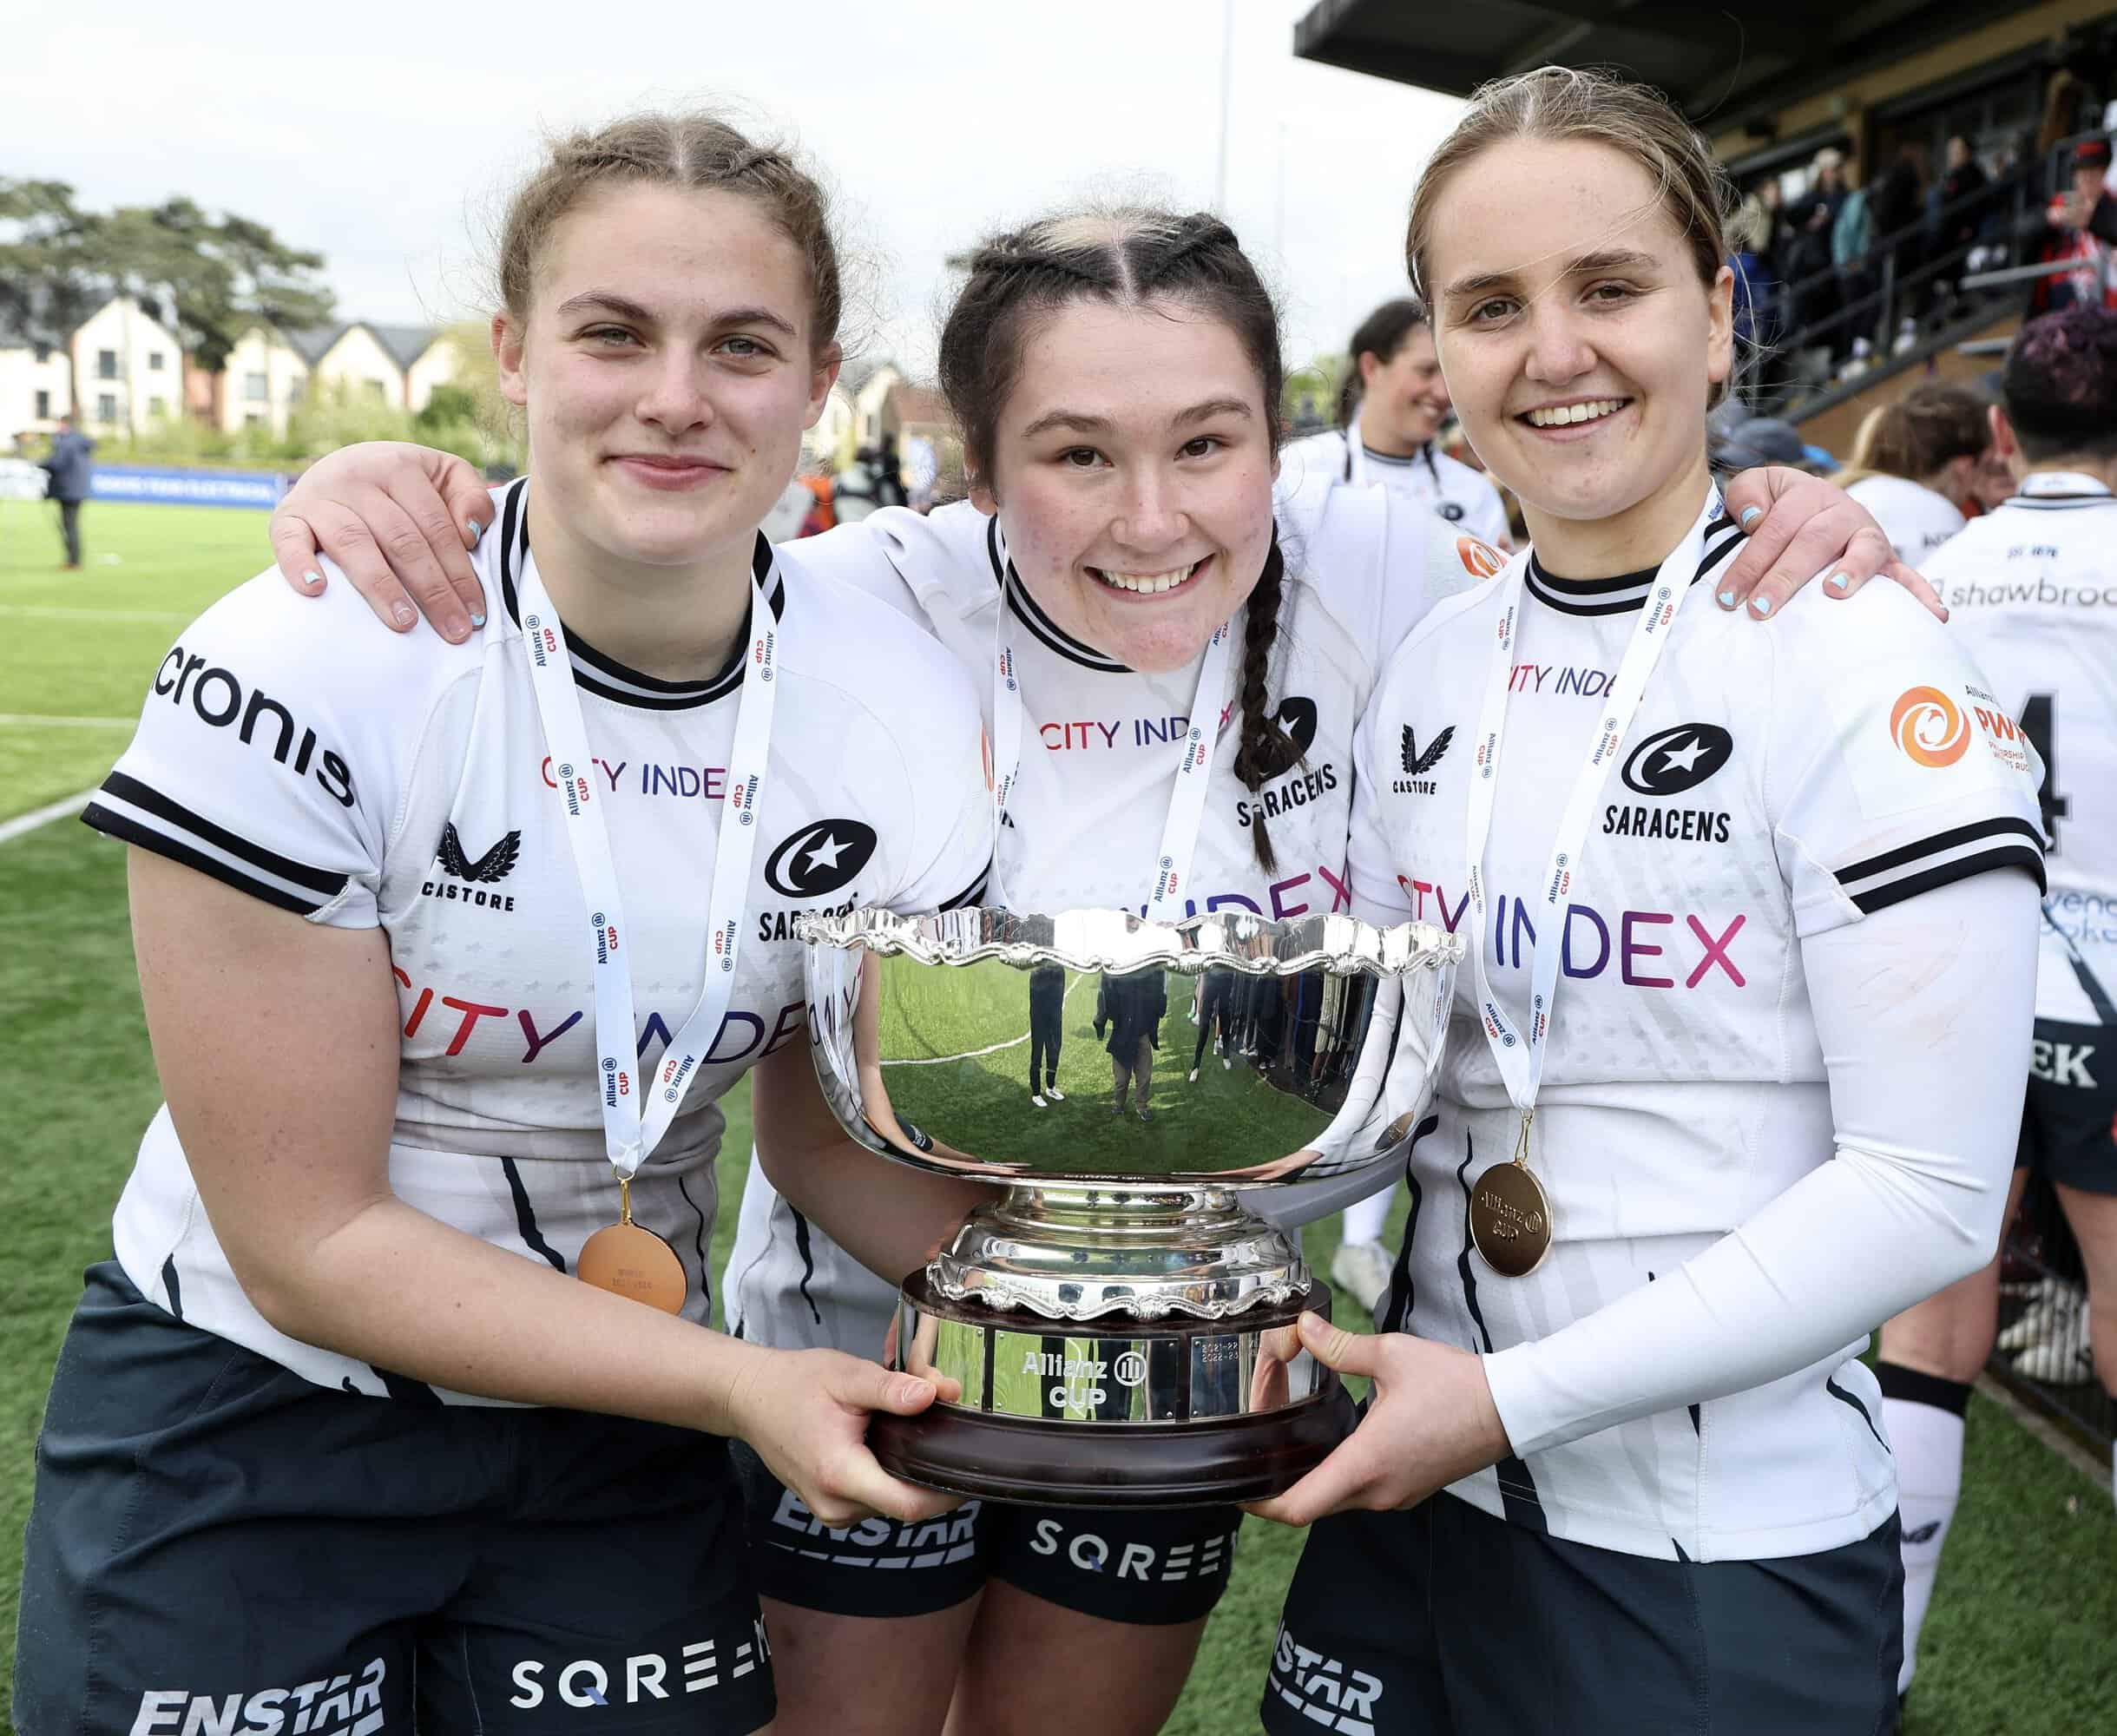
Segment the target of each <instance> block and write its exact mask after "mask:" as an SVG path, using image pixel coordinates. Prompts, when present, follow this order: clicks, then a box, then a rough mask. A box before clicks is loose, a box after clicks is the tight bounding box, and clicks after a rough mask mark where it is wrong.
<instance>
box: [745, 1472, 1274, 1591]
mask: <svg viewBox="0 0 2117 1736" xmlns="http://www.w3.org/2000/svg"><path fill="white" fill-rule="evenodd" d="M733 1453H734V1459H735V1467H736V1470H737V1471H738V1473H739V1474H740V1476H741V1479H742V1492H743V1499H744V1501H745V1503H746V1505H747V1507H748V1509H749V1527H750V1545H751V1554H752V1566H753V1571H754V1572H755V1573H756V1575H757V1588H758V1590H759V1592H761V1593H762V1594H763V1595H765V1596H766V1597H770V1598H774V1599H776V1600H778V1601H779V1602H781V1603H791V1604H792V1605H794V1606H795V1607H796V1608H801V1609H813V1610H817V1611H819V1613H821V1614H826V1615H930V1614H934V1613H935V1612H936V1611H937V1610H942V1609H952V1608H955V1607H956V1605H957V1604H959V1603H961V1602H962V1601H963V1600H964V1599H965V1598H967V1597H971V1596H974V1595H976V1593H977V1592H978V1591H980V1590H981V1589H983V1587H984V1584H985V1581H987V1580H988V1579H996V1580H1001V1581H1005V1582H1006V1583H1007V1584H1009V1585H1011V1586H1013V1587H1015V1588H1016V1589H1017V1590H1021V1591H1026V1592H1029V1593H1030V1594H1031V1595H1034V1596H1036V1597H1041V1598H1043V1599H1044V1600H1045V1601H1048V1602H1051V1603H1055V1604H1057V1605H1059V1606H1060V1607H1061V1608H1065V1609H1072V1610H1076V1611H1078V1612H1079V1613H1080V1614H1083V1615H1099V1616H1101V1617H1102V1618H1103V1619H1104V1620H1105V1621H1122V1622H1127V1623H1129V1624H1131V1625H1133V1626H1135V1627H1167V1626H1170V1625H1173V1624H1174V1623H1176V1622H1180V1621H1198V1620H1200V1618H1201V1617H1203V1616H1205V1615H1206V1614H1208V1613H1209V1612H1210V1611H1211V1610H1212V1608H1213V1605H1214V1604H1216V1603H1218V1602H1219V1601H1220V1594H1221V1593H1222V1592H1223V1591H1225V1590H1226V1588H1227V1574H1228V1568H1230V1567H1231V1566H1232V1565H1233V1562H1234V1559H1235V1539H1236V1536H1237V1535H1238V1533H1239V1531H1240V1530H1241V1528H1242V1513H1241V1510H1240V1509H1239V1508H1234V1507H1190V1508H1181V1509H1167V1510H1154V1511H1147V1512H1122V1513H1119V1512H1111V1511H1108V1510H1107V1509H1093V1508H1080V1507H1074V1508H1068V1507H1017V1506H1014V1505H1011V1504H1009V1503H1004V1502H996V1501H966V1502H965V1503H963V1505H962V1506H961V1507H958V1508H957V1509H955V1510H954V1511H953V1512H950V1513H944V1514H943V1515H942V1516H940V1517H939V1518H938V1519H930V1520H927V1521H925V1522H923V1523H918V1524H906V1523H902V1522H898V1521H897V1520H893V1519H868V1520H864V1521H862V1522H859V1523H858V1524H855V1525H849V1526H841V1527H829V1528H826V1527H825V1526H824V1525H823V1524H821V1523H819V1522H818V1521H817V1520H816V1519H815V1517H814V1516H812V1515H811V1514H810V1512H809V1510H808V1509H807V1508H806V1507H805V1506H804V1505H803V1504H802V1502H801V1497H800V1496H798V1495H796V1494H795V1493H794V1492H793V1491H792V1489H788V1488H787V1487H786V1485H785V1484H784V1483H780V1482H779V1479H778V1478H777V1477H775V1476H773V1474H772V1472H771V1471H770V1470H767V1469H766V1466H765V1463H764V1461H763V1460H761V1459H759V1457H757V1456H756V1454H754V1453H753V1452H752V1451H751V1450H749V1448H747V1447H746V1446H744V1445H743V1444H742V1443H740V1442H737V1443H735V1444H734V1448H733Z"/></svg>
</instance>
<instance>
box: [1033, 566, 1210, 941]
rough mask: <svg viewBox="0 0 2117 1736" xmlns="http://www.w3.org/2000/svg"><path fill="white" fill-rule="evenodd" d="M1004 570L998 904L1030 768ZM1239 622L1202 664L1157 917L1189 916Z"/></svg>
mask: <svg viewBox="0 0 2117 1736" xmlns="http://www.w3.org/2000/svg"><path fill="white" fill-rule="evenodd" d="M1011 570H1012V569H1011V565H1010V566H1009V567H1008V568H1006V569H1003V577H1002V579H1001V582H1000V614H999V621H998V623H997V625H996V627H995V628H994V631H993V676H992V729H993V755H992V773H993V776H992V878H993V888H994V894H993V895H994V898H995V900H996V902H997V903H1000V904H1005V903H1006V902H1007V894H1006V891H1005V889H1004V888H1003V886H1002V885H1001V883H1000V840H1001V838H1002V837H1003V835H1004V834H1003V832H1002V831H1001V825H1002V823H1003V821H1004V819H1006V816H1007V799H1008V797H1009V795H1010V794H1012V793H1013V791H1014V787H1015V779H1016V775H1017V774H1018V773H1019V772H1020V771H1021V769H1022V682H1021V679H1020V668H1021V665H1020V663H1019V662H1018V661H1017V660H1016V656H1015V648H1014V646H1013V645H1012V644H1010V643H1009V640H1008V636H1007V616H1008V604H1007V588H1008V586H1009V583H1010V582H1011V580H1010V579H1009V577H1007V576H1005V574H1006V573H1008V572H1011ZM1234 628H1235V623H1234V621H1233V620H1232V619H1230V620H1227V621H1222V622H1221V623H1220V630H1219V631H1218V632H1217V633H1215V634H1214V635H1213V639H1212V642H1211V643H1209V644H1208V645H1207V646H1206V660H1205V661H1204V662H1203V663H1202V664H1200V667H1199V672H1198V686H1197V688H1196V689H1195V690H1194V691H1193V694H1192V695H1191V727H1190V732H1189V733H1188V734H1187V735H1186V736H1185V737H1184V741H1183V758H1182V759H1180V760H1179V761H1178V762H1177V765H1176V788H1175V791H1174V793H1173V794H1172V795H1171V796H1170V798H1169V811H1168V818H1167V819H1166V820H1165V821H1164V822H1163V824H1162V828H1161V847H1160V850H1158V851H1157V852H1155V853H1154V875H1153V878H1152V884H1153V886H1154V891H1153V893H1152V895H1151V896H1150V897H1149V898H1148V899H1147V918H1148V920H1149V921H1152V922H1180V921H1181V920H1182V919H1183V917H1184V914H1185V912H1184V908H1183V899H1182V897H1181V893H1182V891H1183V888H1184V887H1186V886H1187V885H1189V884H1190V883H1191V861H1192V858H1193V857H1194V856H1196V855H1197V853H1198V834H1199V831H1200V825H1202V823H1203V821H1204V819H1205V814H1206V786H1207V785H1209V784H1210V783H1211V782H1212V780H1213V750H1214V749H1215V748H1216V747H1217V746H1219V745H1220V725H1221V723H1222V721H1223V720H1224V719H1225V716H1226V709H1227V708H1226V706H1225V705H1224V704H1222V703H1220V701H1218V700H1216V699H1215V697H1214V696H1215V695H1216V694H1224V693H1225V692H1226V688H1227V660H1228V657H1229V654H1230V652H1231V648H1232V647H1233V642H1234V636H1235V632H1234ZM1201 706H1203V707H1204V713H1203V715H1201V714H1200V707H1201Z"/></svg>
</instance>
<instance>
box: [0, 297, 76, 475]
mask: <svg viewBox="0 0 2117 1736" xmlns="http://www.w3.org/2000/svg"><path fill="white" fill-rule="evenodd" d="M71 404H72V396H71V394H70V392H69V391H68V388H67V384H66V357H65V354H64V353H63V352H62V351H59V350H56V349H53V348H51V347H50V346H49V345H44V344H33V343H31V342H30V339H28V338H27V337H26V336H24V335H23V333H22V332H19V331H16V329H15V328H14V327H13V326H11V325H9V324H8V322H7V321H6V319H3V318H0V451H4V450H6V449H7V446H8V444H9V442H10V441H11V440H12V439H14V438H15V437H16V436H17V435H21V434H27V433H37V434H49V433H50V432H51V431H52V430H53V429H55V428H56V427H57V426H58V425H59V418H60V417H61V416H62V415H64V414H65V413H66V411H68V409H69V407H70V406H71Z"/></svg>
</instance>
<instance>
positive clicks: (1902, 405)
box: [1831, 380, 2011, 567]
mask: <svg viewBox="0 0 2117 1736" xmlns="http://www.w3.org/2000/svg"><path fill="white" fill-rule="evenodd" d="M1990 450H1992V429H1991V424H1990V422H1989V419H1988V418H1987V417H1986V414H1985V401H1984V399H1983V398H1980V397H1979V396H1978V395H1977V394H1976V392H1974V391H1970V390H1969V387H1967V386H1960V385H1950V384H1949V383H1948V382H1947V381H1945V380H1931V381H1929V382H1928V383H1927V384H1925V385H1922V386H1919V387H1917V388H1916V389H1915V390H1914V391H1910V392H1908V393H1906V394H1905V395H1904V396H1903V398H1898V399H1897V402H1896V403H1894V404H1883V405H1881V406H1880V407H1878V408H1877V409H1876V410H1874V411H1871V412H1870V414H1869V415H1868V417H1867V419H1866V420H1865V421H1864V422H1863V423H1861V424H1860V431H1859V435H1858V437H1857V439H1856V440H1855V441H1854V442H1853V446H1852V459H1851V464H1848V465H1847V466H1846V467H1845V469H1844V470H1840V471H1839V472H1838V474H1837V475H1836V476H1835V477H1831V481H1833V482H1834V483H1837V484H1838V487H1840V488H1842V489H1843V490H1845V492H1846V493H1847V494H1849V495H1851V496H1852V497H1853V499H1855V500H1857V502H1859V503H1860V504H1861V505H1862V506H1864V507H1865V508H1866V509H1867V510H1868V511H1870V512H1871V513H1873V514H1874V516H1875V517H1876V519H1877V521H1878V522H1879V523H1880V524H1881V526H1882V529H1883V533H1884V535H1885V536H1888V538H1889V540H1890V547H1891V548H1893V549H1896V551H1897V559H1898V560H1900V561H1902V562H1903V563H1904V564H1905V565H1906V566H1908V567H1918V566H1923V565H1924V564H1925V561H1926V557H1927V556H1929V555H1930V554H1932V553H1933V551H1934V550H1935V549H1938V548H1939V547H1940V546H1941V545H1942V544H1943V542H1947V541H1948V540H1949V538H1950V537H1951V536H1954V535H1955V534H1956V532H1957V531H1958V530H1960V529H1962V526H1963V524H1964V523H1965V522H1966V521H1965V517H1964V510H1965V506H1966V503H1969V501H1970V500H1971V499H1972V498H1973V490H1974V488H1975V485H1976V480H1977V474H1978V467H1979V465H1980V464H1982V463H1983V462H1984V458H1985V455H1986V454H1987V453H1988V452H1989V451H1990ZM2010 480H2011V479H2010Z"/></svg>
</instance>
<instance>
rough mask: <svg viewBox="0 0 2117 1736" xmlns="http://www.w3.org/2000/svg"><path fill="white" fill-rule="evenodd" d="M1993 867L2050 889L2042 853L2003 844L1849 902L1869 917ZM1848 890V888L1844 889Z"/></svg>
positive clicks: (1858, 895) (1872, 889) (1871, 890)
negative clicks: (2021, 874) (2017, 873)
mask: <svg viewBox="0 0 2117 1736" xmlns="http://www.w3.org/2000/svg"><path fill="white" fill-rule="evenodd" d="M1995 868H2019V869H2021V870H2022V871H2024V872H2025V873H2027V874H2028V875H2029V877H2030V878H2033V879H2034V880H2035V883H2036V890H2037V891H2039V892H2043V891H2048V890H2049V888H2048V885H2047V884H2046V883H2045V881H2044V878H2043V852H2041V850H2035V849H2032V848H2030V847H2029V846H2028V845H2025V844H2002V845H1999V846H1997V847H1996V848H1995V849H1990V850H1976V851H1972V852H1969V854H1967V855H1962V856H1956V857H1953V858H1949V860H1947V861H1945V862H1940V863H1936V864H1935V865H1933V866H1931V867H1930V868H1923V869H1921V870H1920V871H1918V872H1916V873H1915V874H1906V875H1904V876H1903V877H1901V878H1897V879H1893V880H1888V881H1884V883H1883V884H1880V885H1877V886H1873V887H1870V888H1869V889H1868V890H1867V891H1864V892H1853V893H1852V902H1853V903H1854V904H1857V905H1858V906H1859V908H1860V911H1861V914H1862V915H1864V916H1872V915H1873V914H1874V913H1875V912H1876V911H1882V910H1887V909H1888V908H1889V907H1890V905H1891V904H1902V903H1903V901H1904V900H1905V899H1906V898H1916V897H1918V895H1919V894H1920V893H1922V892H1930V891H1933V890H1934V889H1935V888H1936V887H1937V886H1945V885H1948V884H1951V883H1952V882H1954V881H1956V880H1967V879H1969V878H1970V877H1971V876H1972V875H1973V874H1984V873H1989V871H1992V870H1993V869H1995ZM1846 890H1847V891H1851V888H1850V887H1847V888H1846Z"/></svg>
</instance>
